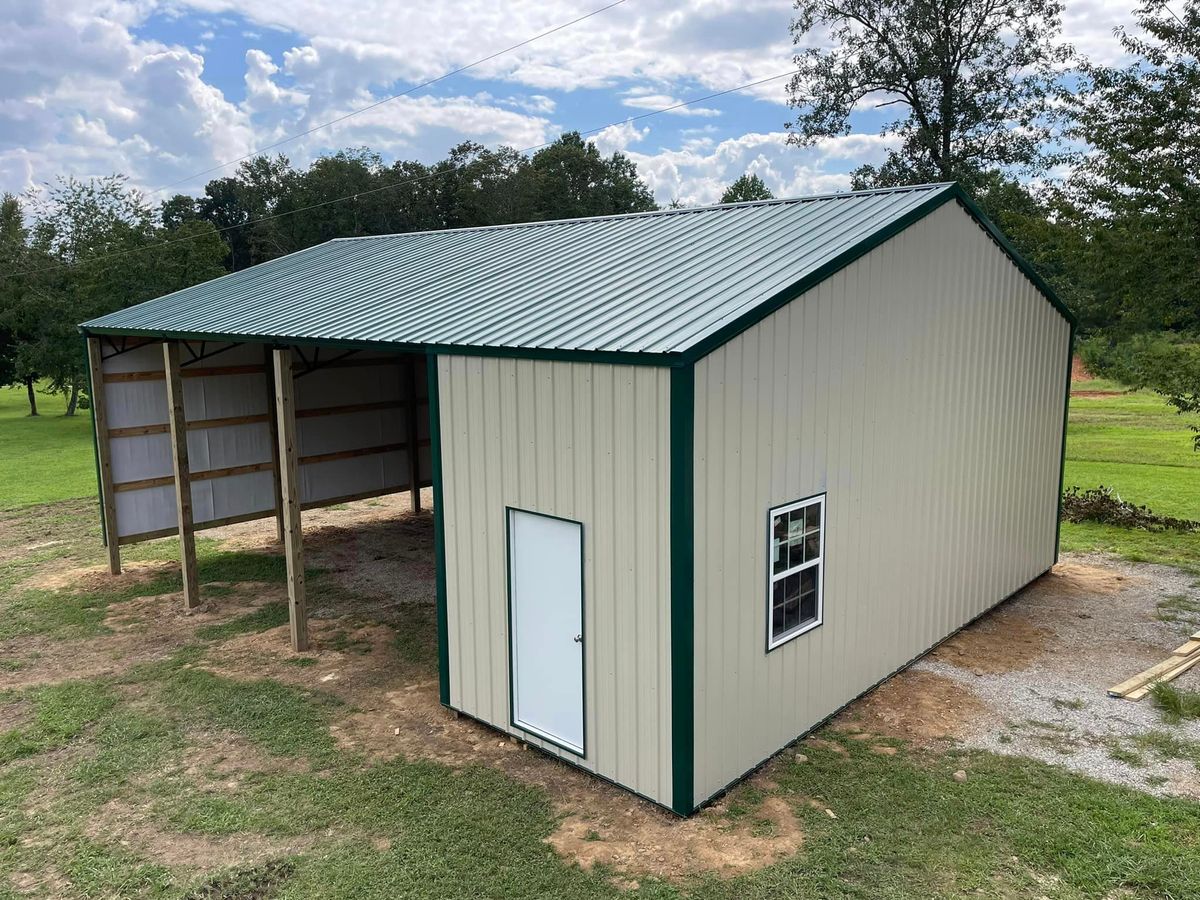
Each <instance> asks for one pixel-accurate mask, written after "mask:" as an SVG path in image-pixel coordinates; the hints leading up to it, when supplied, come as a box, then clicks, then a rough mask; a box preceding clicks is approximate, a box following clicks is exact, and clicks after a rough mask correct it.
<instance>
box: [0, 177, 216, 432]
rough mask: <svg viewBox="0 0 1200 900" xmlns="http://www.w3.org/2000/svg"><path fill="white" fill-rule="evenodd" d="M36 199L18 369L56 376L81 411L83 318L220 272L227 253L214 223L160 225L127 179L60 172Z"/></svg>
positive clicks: (14, 301)
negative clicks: (79, 176) (62, 174)
mask: <svg viewBox="0 0 1200 900" xmlns="http://www.w3.org/2000/svg"><path fill="white" fill-rule="evenodd" d="M28 199H29V204H30V206H31V208H32V210H33V213H34V218H33V227H32V228H31V229H30V232H29V235H28V240H27V242H25V243H24V244H23V246H24V250H23V255H24V257H25V259H26V260H28V263H27V265H25V266H23V267H22V269H21V272H20V273H19V274H18V275H17V276H16V277H14V278H13V279H11V281H12V282H13V287H12V288H11V289H10V290H11V296H10V300H9V303H8V310H7V314H6V317H5V324H6V325H7V327H9V328H10V329H11V331H12V332H13V333H14V335H15V336H16V337H17V339H18V341H17V343H18V346H17V351H16V358H17V364H18V367H19V369H20V370H21V371H22V372H24V373H26V374H28V373H34V372H36V373H37V375H39V376H41V377H42V378H43V379H45V380H46V381H48V382H49V387H50V390H51V391H52V392H54V393H61V394H63V395H64V396H65V397H66V398H67V415H74V413H75V409H76V405H77V403H78V400H79V395H80V392H81V391H82V390H83V388H84V386H85V384H86V382H87V377H86V375H87V369H86V359H85V355H84V352H83V342H82V341H81V340H80V337H79V330H78V323H79V322H81V321H84V320H86V319H89V318H93V317H95V316H99V315H103V314H105V313H108V312H111V311H113V310H115V309H120V308H121V307H124V306H128V305H131V304H133V303H139V302H141V301H143V300H147V299H149V298H151V297H156V296H159V295H161V294H165V293H169V292H171V291H173V290H177V289H178V288H181V287H185V286H187V285H190V284H195V283H196V282H198V281H204V280H206V279H208V278H212V277H214V276H216V275H220V274H221V273H222V271H223V270H222V268H221V266H220V260H221V258H222V257H223V256H224V255H225V252H226V249H225V246H224V244H222V242H221V240H220V238H219V237H218V236H217V235H216V234H215V233H214V232H213V229H212V226H211V225H209V224H208V223H206V222H200V221H190V222H184V223H182V224H180V225H179V226H178V227H176V228H175V229H171V230H168V229H164V228H161V227H159V226H158V225H157V224H156V223H155V222H154V219H153V216H152V214H151V210H150V208H149V206H147V205H146V203H145V201H144V200H143V199H142V197H141V195H140V194H139V193H138V192H137V191H136V190H132V189H130V188H129V187H128V186H127V184H126V180H125V179H124V178H123V177H121V176H116V175H113V176H108V177H106V178H97V179H91V180H88V181H79V180H77V179H74V178H66V179H62V178H60V179H58V180H57V181H56V182H54V183H53V184H50V185H48V186H46V187H45V188H44V189H43V190H40V191H34V192H31V194H30V195H29V198H28Z"/></svg>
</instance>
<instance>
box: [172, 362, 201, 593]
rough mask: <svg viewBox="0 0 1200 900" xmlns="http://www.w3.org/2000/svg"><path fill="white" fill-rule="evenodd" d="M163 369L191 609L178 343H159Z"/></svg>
mask: <svg viewBox="0 0 1200 900" xmlns="http://www.w3.org/2000/svg"><path fill="white" fill-rule="evenodd" d="M163 368H164V370H165V371H166V379H167V409H168V411H169V412H170V416H171V460H172V463H173V464H174V468H175V512H176V521H177V522H178V524H179V556H180V562H181V563H182V565H183V606H184V609H187V610H193V609H195V608H196V607H197V606H199V605H200V579H199V575H198V574H197V571H196V535H195V533H194V532H193V529H192V473H191V469H190V468H189V466H188V446H187V416H186V415H185V413H184V408H183V376H182V375H181V374H180V368H179V344H178V343H176V342H175V341H167V342H165V343H164V344H163Z"/></svg>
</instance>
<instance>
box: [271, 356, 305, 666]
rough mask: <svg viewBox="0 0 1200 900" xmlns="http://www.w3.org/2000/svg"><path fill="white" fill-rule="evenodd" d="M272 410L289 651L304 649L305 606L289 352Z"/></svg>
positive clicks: (279, 364) (278, 366)
mask: <svg viewBox="0 0 1200 900" xmlns="http://www.w3.org/2000/svg"><path fill="white" fill-rule="evenodd" d="M274 357H275V410H276V413H277V414H278V419H279V425H278V429H279V463H280V464H279V466H278V471H279V474H280V489H281V491H282V498H283V503H282V507H283V552H284V556H285V557H286V559H287V585H288V619H289V621H290V622H291V626H292V629H291V630H292V649H293V650H295V651H297V652H299V651H303V650H307V649H308V603H307V600H306V598H305V595H304V539H303V536H302V534H301V531H300V477H299V471H298V470H299V466H298V464H297V462H296V402H295V393H294V383H293V380H292V350H291V348H290V347H284V348H282V349H276V350H275V351H274Z"/></svg>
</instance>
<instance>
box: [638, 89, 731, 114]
mask: <svg viewBox="0 0 1200 900" xmlns="http://www.w3.org/2000/svg"><path fill="white" fill-rule="evenodd" d="M683 102H684V101H683V100H680V99H678V98H676V97H672V96H671V95H670V94H657V93H654V92H653V91H651V90H649V89H647V88H633V89H632V90H629V91H626V92H625V96H624V97H623V98H622V100H621V103H622V104H623V105H625V106H631V107H633V108H634V109H649V110H659V109H661V110H667V114H668V115H672V116H701V117H703V118H712V117H714V116H719V115H721V111H720V110H719V109H713V108H712V107H708V106H681V105H680V104H681V103H683ZM672 107H677V108H675V109H672Z"/></svg>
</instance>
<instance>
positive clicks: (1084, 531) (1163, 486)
mask: <svg viewBox="0 0 1200 900" xmlns="http://www.w3.org/2000/svg"><path fill="white" fill-rule="evenodd" d="M1077 387H1081V388H1084V389H1088V390H1105V389H1109V388H1108V387H1106V386H1098V387H1097V386H1096V382H1083V383H1079V384H1077ZM1191 438H1192V433H1191V432H1190V431H1189V430H1188V428H1187V423H1186V422H1185V421H1184V420H1183V419H1181V418H1180V417H1179V416H1178V415H1177V414H1176V413H1175V411H1174V410H1173V409H1171V407H1169V406H1168V405H1167V404H1166V403H1165V402H1164V401H1163V399H1162V398H1161V397H1159V396H1158V395H1156V394H1154V393H1151V392H1149V391H1136V392H1132V393H1127V394H1123V395H1121V396H1117V397H1072V398H1071V414H1070V421H1069V427H1068V429H1067V461H1066V471H1065V474H1064V479H1063V481H1064V484H1065V486H1067V487H1071V486H1072V485H1078V486H1079V487H1082V488H1094V487H1098V486H1100V485H1102V484H1103V485H1105V486H1107V487H1111V488H1113V489H1114V490H1115V491H1116V492H1117V493H1118V494H1119V495H1120V496H1121V497H1122V498H1123V499H1125V500H1128V501H1131V502H1133V503H1137V504H1139V505H1144V506H1148V507H1150V509H1152V510H1154V512H1156V513H1160V514H1162V515H1167V516H1175V517H1177V518H1185V519H1200V453H1196V452H1195V451H1194V450H1192V441H1191ZM1061 537H1062V548H1063V549H1064V550H1079V551H1100V552H1105V553H1113V554H1116V555H1118V556H1122V557H1124V558H1126V559H1129V560H1133V561H1137V562H1158V563H1165V564H1168V565H1175V566H1179V567H1181V568H1185V569H1189V570H1191V571H1197V572H1200V538H1198V537H1197V536H1196V535H1194V534H1184V533H1179V532H1158V533H1151V532H1146V531H1138V530H1135V529H1127V528H1119V527H1114V526H1110V525H1100V524H1097V523H1091V522H1083V523H1075V522H1063V524H1062V532H1061Z"/></svg>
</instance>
